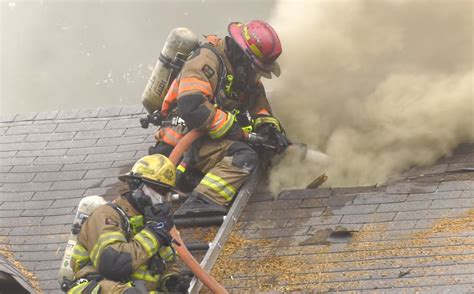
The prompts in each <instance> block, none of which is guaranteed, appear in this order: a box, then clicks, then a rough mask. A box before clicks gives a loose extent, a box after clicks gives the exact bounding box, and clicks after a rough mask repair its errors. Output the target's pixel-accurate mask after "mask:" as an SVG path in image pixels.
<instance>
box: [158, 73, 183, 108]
mask: <svg viewBox="0 0 474 294" xmlns="http://www.w3.org/2000/svg"><path fill="white" fill-rule="evenodd" d="M178 87H179V85H178V82H177V81H176V80H174V81H173V83H172V84H171V86H170V88H169V90H168V92H167V93H166V96H165V99H164V100H163V105H162V106H161V111H162V112H164V113H165V114H168V112H169V110H170V108H171V105H173V104H175V103H176V98H177V97H178Z"/></svg>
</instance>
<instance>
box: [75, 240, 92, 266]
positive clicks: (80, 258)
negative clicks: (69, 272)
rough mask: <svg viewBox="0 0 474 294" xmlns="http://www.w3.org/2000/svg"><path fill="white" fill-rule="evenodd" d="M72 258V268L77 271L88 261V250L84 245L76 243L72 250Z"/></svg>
mask: <svg viewBox="0 0 474 294" xmlns="http://www.w3.org/2000/svg"><path fill="white" fill-rule="evenodd" d="M72 259H73V260H74V263H73V264H74V268H73V270H74V272H77V271H79V270H80V269H81V268H83V267H84V266H85V265H86V264H87V263H88V262H89V261H90V258H89V251H87V249H86V248H84V246H82V245H80V244H76V245H75V246H74V248H73V250H72Z"/></svg>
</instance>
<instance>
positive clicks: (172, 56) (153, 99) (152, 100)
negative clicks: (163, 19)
mask: <svg viewBox="0 0 474 294" xmlns="http://www.w3.org/2000/svg"><path fill="white" fill-rule="evenodd" d="M198 47H199V40H198V38H197V37H196V35H195V34H194V33H193V32H192V31H191V30H189V29H187V28H175V29H173V30H172V31H171V32H170V34H169V35H168V38H167V39H166V42H165V45H164V46H163V49H162V50H161V54H160V57H159V58H158V61H157V62H156V64H155V68H154V69H153V72H152V74H151V76H150V79H149V80H148V83H147V85H146V87H145V91H143V95H142V104H143V106H144V107H145V109H146V110H147V111H148V113H150V114H151V113H153V112H154V111H155V110H161V104H162V103H163V100H164V98H165V96H166V93H167V92H168V89H169V87H170V85H171V83H172V81H173V80H174V78H176V76H177V75H178V73H179V71H180V70H181V67H182V65H183V63H184V62H185V61H186V59H187V58H188V56H189V54H190V53H191V52H192V51H193V50H196V49H197V48H198Z"/></svg>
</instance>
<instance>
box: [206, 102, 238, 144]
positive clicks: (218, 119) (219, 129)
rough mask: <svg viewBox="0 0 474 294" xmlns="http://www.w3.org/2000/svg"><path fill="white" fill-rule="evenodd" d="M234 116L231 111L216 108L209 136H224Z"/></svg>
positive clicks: (215, 137)
mask: <svg viewBox="0 0 474 294" xmlns="http://www.w3.org/2000/svg"><path fill="white" fill-rule="evenodd" d="M234 120H235V116H234V115H233V114H232V113H226V112H224V111H222V110H220V109H216V115H215V116H214V119H213V121H212V124H211V127H210V128H209V136H210V137H211V138H213V139H218V138H220V137H222V136H224V135H225V134H226V133H227V131H229V129H230V128H231V127H232V125H233V124H234Z"/></svg>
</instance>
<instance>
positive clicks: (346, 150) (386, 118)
mask: <svg viewBox="0 0 474 294" xmlns="http://www.w3.org/2000/svg"><path fill="white" fill-rule="evenodd" d="M472 13H473V2H472V1H470V0H456V1H445V0H438V1H432V0H422V1H408V0H406V1H404V0H403V1H402V0H397V1H395V0H393V1H385V0H384V1H382V0H367V1H363V0H361V1H356V0H350V1H307V2H301V1H288V2H285V1H281V2H279V3H278V4H277V7H276V10H275V14H274V17H273V19H272V20H271V23H272V24H273V25H274V26H275V28H276V30H277V31H278V33H279V35H280V38H281V41H282V44H283V54H282V56H281V59H280V64H281V66H282V69H283V72H282V75H281V77H280V78H279V79H275V80H272V81H271V84H270V87H271V88H273V89H274V96H275V97H273V99H272V105H273V108H274V112H275V113H276V115H277V116H278V117H279V118H280V119H281V120H282V121H283V123H284V125H285V127H286V130H287V133H288V135H289V137H290V138H291V139H293V140H294V141H297V142H304V143H306V144H308V145H309V146H310V147H311V148H315V149H318V150H320V151H323V152H325V153H326V154H328V155H329V157H330V160H329V162H325V163H324V164H323V163H321V164H318V163H317V162H308V161H307V162H305V163H298V161H297V160H294V158H293V157H292V156H291V155H290V156H289V157H288V158H284V159H283V160H282V161H280V163H279V164H277V166H276V167H275V168H274V169H273V170H272V174H271V176H270V179H271V184H270V188H271V190H272V191H273V192H278V191H280V190H281V189H283V188H289V187H300V188H301V187H304V186H306V185H307V184H308V183H309V182H310V181H311V180H312V179H313V178H315V177H316V176H318V175H319V174H320V173H322V172H326V173H327V175H328V176H329V180H328V183H327V185H330V186H353V185H370V184H375V183H383V182H384V181H386V180H387V179H388V177H389V176H392V175H396V174H397V173H400V172H402V171H404V170H407V169H408V168H410V167H412V166H426V165H429V164H432V163H433V162H434V161H436V160H437V159H439V158H440V157H441V156H443V155H447V154H449V153H450V151H451V150H452V149H453V148H455V147H456V146H457V145H458V144H460V143H463V142H473V141H474V120H473V117H474V113H473V112H474V110H473V109H474V105H473V104H474V100H473V91H472V83H473V63H472V62H473V60H472V55H473V47H472V41H473V39H472V38H473V20H472V18H473V14H472Z"/></svg>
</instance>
